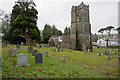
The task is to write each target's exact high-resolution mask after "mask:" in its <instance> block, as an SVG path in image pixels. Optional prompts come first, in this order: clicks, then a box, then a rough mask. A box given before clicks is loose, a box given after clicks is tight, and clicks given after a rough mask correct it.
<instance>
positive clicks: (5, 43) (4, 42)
mask: <svg viewBox="0 0 120 80" xmlns="http://www.w3.org/2000/svg"><path fill="white" fill-rule="evenodd" d="M2 47H3V48H5V47H7V41H5V40H3V41H2Z"/></svg>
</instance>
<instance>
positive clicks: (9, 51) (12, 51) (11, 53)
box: [8, 48, 18, 56]
mask: <svg viewBox="0 0 120 80" xmlns="http://www.w3.org/2000/svg"><path fill="white" fill-rule="evenodd" d="M17 50H18V48H10V49H8V55H9V56H16V51H17Z"/></svg>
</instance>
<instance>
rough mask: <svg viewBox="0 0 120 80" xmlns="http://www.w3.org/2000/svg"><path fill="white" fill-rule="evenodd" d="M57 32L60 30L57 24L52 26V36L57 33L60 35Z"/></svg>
mask: <svg viewBox="0 0 120 80" xmlns="http://www.w3.org/2000/svg"><path fill="white" fill-rule="evenodd" d="M57 32H58V30H57V28H56V26H55V25H53V26H52V36H56V35H58V33H57Z"/></svg>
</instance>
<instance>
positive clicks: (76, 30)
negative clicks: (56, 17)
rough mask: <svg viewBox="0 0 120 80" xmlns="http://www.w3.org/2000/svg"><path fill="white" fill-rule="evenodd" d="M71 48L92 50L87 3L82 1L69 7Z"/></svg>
mask: <svg viewBox="0 0 120 80" xmlns="http://www.w3.org/2000/svg"><path fill="white" fill-rule="evenodd" d="M70 45H71V49H74V50H80V51H84V50H87V49H90V50H91V51H92V41H91V24H90V18H89V5H85V4H84V3H83V2H82V3H81V4H80V5H78V6H72V8H71V34H70Z"/></svg>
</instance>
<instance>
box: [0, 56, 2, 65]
mask: <svg viewBox="0 0 120 80" xmlns="http://www.w3.org/2000/svg"><path fill="white" fill-rule="evenodd" d="M0 67H2V57H1V56H0Z"/></svg>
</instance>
